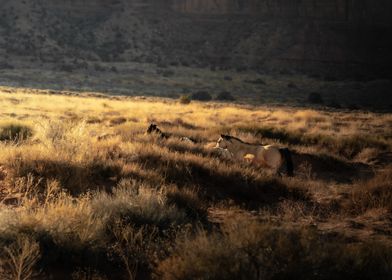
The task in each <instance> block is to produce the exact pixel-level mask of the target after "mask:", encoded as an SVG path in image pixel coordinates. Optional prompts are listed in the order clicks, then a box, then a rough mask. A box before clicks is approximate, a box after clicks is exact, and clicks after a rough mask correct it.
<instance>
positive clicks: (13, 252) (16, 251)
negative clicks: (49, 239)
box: [0, 236, 40, 280]
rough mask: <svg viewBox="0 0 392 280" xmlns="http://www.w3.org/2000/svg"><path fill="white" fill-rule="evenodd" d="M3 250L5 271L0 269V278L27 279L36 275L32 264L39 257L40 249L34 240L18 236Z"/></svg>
mask: <svg viewBox="0 0 392 280" xmlns="http://www.w3.org/2000/svg"><path fill="white" fill-rule="evenodd" d="M4 251H5V255H6V256H7V257H8V260H7V261H6V262H5V265H4V268H5V271H2V269H0V276H1V279H10V280H11V279H18V280H19V279H20V280H22V279H23V280H24V279H26V280H27V279H32V278H33V277H35V276H37V275H36V273H35V271H34V266H35V265H36V263H37V261H38V260H39V258H40V249H39V245H38V243H37V242H36V241H34V240H31V239H30V238H29V237H26V236H19V237H18V238H17V239H16V241H15V242H14V243H13V244H11V245H10V246H7V247H5V248H4ZM0 263H1V262H0Z"/></svg>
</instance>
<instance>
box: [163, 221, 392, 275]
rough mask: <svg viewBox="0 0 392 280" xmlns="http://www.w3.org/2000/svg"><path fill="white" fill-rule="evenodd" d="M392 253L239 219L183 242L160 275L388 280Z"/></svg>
mask: <svg viewBox="0 0 392 280" xmlns="http://www.w3.org/2000/svg"><path fill="white" fill-rule="evenodd" d="M326 240H328V242H325V241H326ZM389 249H390V248H389V247H388V246H386V245H384V246H382V245H380V244H370V243H364V244H362V243H357V244H349V243H347V242H345V241H343V240H339V239H337V238H335V240H331V239H327V237H324V236H321V235H319V234H318V233H317V232H316V231H315V230H314V229H312V228H305V229H290V228H279V227H274V226H272V225H268V224H261V223H257V222H249V221H248V222H243V221H242V222H241V220H239V219H237V220H236V221H233V222H231V223H230V224H228V223H226V224H224V225H223V228H222V229H221V231H220V232H217V231H215V232H213V233H212V234H207V232H206V231H204V230H200V231H199V232H198V233H197V234H196V236H194V237H192V236H190V235H188V236H185V237H183V238H179V239H178V240H177V245H176V247H175V250H174V253H173V255H172V256H170V257H169V258H168V259H166V260H164V261H163V262H161V263H160V264H159V266H158V274H159V275H160V276H161V278H162V279H254V280H258V279H332V278H333V279H358V278H360V279H388V277H389V276H390V275H391V273H392V262H391V261H392V253H391V251H390V250H389Z"/></svg>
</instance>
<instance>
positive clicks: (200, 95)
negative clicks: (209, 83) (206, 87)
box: [191, 91, 212, 101]
mask: <svg viewBox="0 0 392 280" xmlns="http://www.w3.org/2000/svg"><path fill="white" fill-rule="evenodd" d="M191 99H192V100H199V101H210V100H211V99H212V96H211V94H209V93H208V92H206V91H198V92H195V93H193V94H192V95H191Z"/></svg>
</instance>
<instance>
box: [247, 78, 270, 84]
mask: <svg viewBox="0 0 392 280" xmlns="http://www.w3.org/2000/svg"><path fill="white" fill-rule="evenodd" d="M244 82H245V83H249V84H255V85H265V84H266V82H265V81H264V80H262V79H260V78H257V79H255V80H245V81H244Z"/></svg>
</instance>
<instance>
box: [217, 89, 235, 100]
mask: <svg viewBox="0 0 392 280" xmlns="http://www.w3.org/2000/svg"><path fill="white" fill-rule="evenodd" d="M215 100H223V101H233V100H235V98H234V96H232V95H231V93H230V92H228V91H222V92H221V93H219V94H218V95H217V96H216V97H215Z"/></svg>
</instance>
